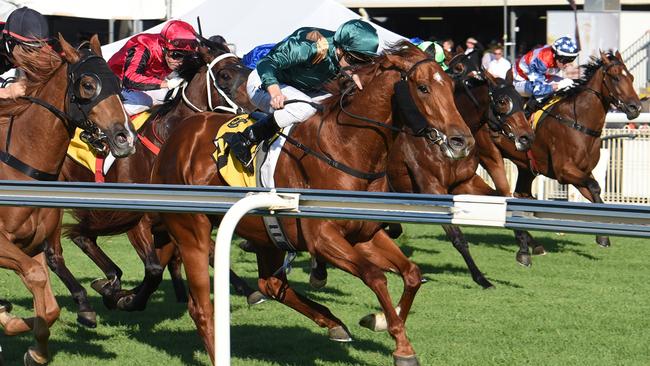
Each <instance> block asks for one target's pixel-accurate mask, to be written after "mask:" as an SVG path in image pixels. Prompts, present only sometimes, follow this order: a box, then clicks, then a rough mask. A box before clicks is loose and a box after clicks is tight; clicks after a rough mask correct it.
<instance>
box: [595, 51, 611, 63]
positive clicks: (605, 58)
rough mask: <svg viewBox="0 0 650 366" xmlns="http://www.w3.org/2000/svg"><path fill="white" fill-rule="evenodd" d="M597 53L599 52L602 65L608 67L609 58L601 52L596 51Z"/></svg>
mask: <svg viewBox="0 0 650 366" xmlns="http://www.w3.org/2000/svg"><path fill="white" fill-rule="evenodd" d="M598 52H600V59H601V60H602V61H603V64H605V65H609V58H608V57H607V54H606V53H605V52H603V51H602V50H598Z"/></svg>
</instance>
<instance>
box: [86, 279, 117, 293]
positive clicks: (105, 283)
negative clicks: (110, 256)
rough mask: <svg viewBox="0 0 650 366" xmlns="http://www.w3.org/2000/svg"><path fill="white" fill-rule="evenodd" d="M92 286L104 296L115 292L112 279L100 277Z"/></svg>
mask: <svg viewBox="0 0 650 366" xmlns="http://www.w3.org/2000/svg"><path fill="white" fill-rule="evenodd" d="M90 287H92V288H93V290H95V291H97V293H98V294H100V295H102V296H111V295H112V293H113V289H112V281H111V280H109V279H107V278H98V279H96V280H93V282H91V283H90Z"/></svg>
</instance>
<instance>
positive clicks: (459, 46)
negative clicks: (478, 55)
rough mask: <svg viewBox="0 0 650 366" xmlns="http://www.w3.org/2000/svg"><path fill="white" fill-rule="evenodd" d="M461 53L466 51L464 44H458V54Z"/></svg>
mask: <svg viewBox="0 0 650 366" xmlns="http://www.w3.org/2000/svg"><path fill="white" fill-rule="evenodd" d="M461 53H465V49H464V48H463V46H461V45H458V46H456V55H460V54H461ZM456 55H454V56H456Z"/></svg>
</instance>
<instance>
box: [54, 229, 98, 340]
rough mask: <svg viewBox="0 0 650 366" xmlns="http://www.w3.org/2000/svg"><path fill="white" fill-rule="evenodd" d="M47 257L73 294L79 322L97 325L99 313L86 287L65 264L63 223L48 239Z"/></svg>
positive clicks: (91, 325) (90, 326)
mask: <svg viewBox="0 0 650 366" xmlns="http://www.w3.org/2000/svg"><path fill="white" fill-rule="evenodd" d="M45 258H46V259H47V264H48V266H49V267H50V269H51V270H52V272H54V273H55V274H56V275H57V276H58V277H59V278H60V279H61V281H62V282H63V284H65V286H66V287H67V288H68V291H70V294H71V295H72V299H73V300H74V302H75V303H76V304H77V307H78V310H77V323H79V324H81V325H83V326H86V327H89V328H95V327H97V313H95V310H93V308H92V306H91V305H90V301H88V293H87V292H86V289H85V288H84V287H83V286H81V284H80V283H79V281H77V279H76V278H75V277H74V275H73V274H72V273H71V272H70V270H69V269H68V267H67V266H66V265H65V259H64V258H63V246H62V245H61V225H59V226H58V228H57V229H56V230H55V234H54V235H52V236H51V240H48V241H47V245H46V247H45Z"/></svg>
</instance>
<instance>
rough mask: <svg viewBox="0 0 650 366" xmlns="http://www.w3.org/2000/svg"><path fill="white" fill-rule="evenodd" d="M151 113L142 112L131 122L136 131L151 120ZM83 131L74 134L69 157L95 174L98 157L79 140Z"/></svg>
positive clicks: (78, 129) (77, 130) (76, 131)
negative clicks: (148, 119)
mask: <svg viewBox="0 0 650 366" xmlns="http://www.w3.org/2000/svg"><path fill="white" fill-rule="evenodd" d="M150 115H151V113H149V112H142V113H140V114H138V115H137V116H136V117H135V118H134V119H132V120H131V122H132V123H133V126H134V127H135V129H136V131H137V130H139V129H140V128H141V127H142V125H143V124H144V122H145V121H146V120H147V118H149V116H150ZM81 131H82V130H81V129H80V128H77V129H76V130H75V132H74V137H73V138H72V140H71V141H70V145H68V152H67V154H68V156H69V157H71V158H72V159H73V160H74V161H76V162H77V163H79V164H81V165H82V166H84V167H86V168H88V170H90V171H91V172H93V173H95V166H96V164H97V157H96V156H95V154H94V153H93V152H92V151H91V150H90V148H89V147H88V144H86V143H85V142H83V141H81V139H80V138H79V134H80V133H81Z"/></svg>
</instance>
